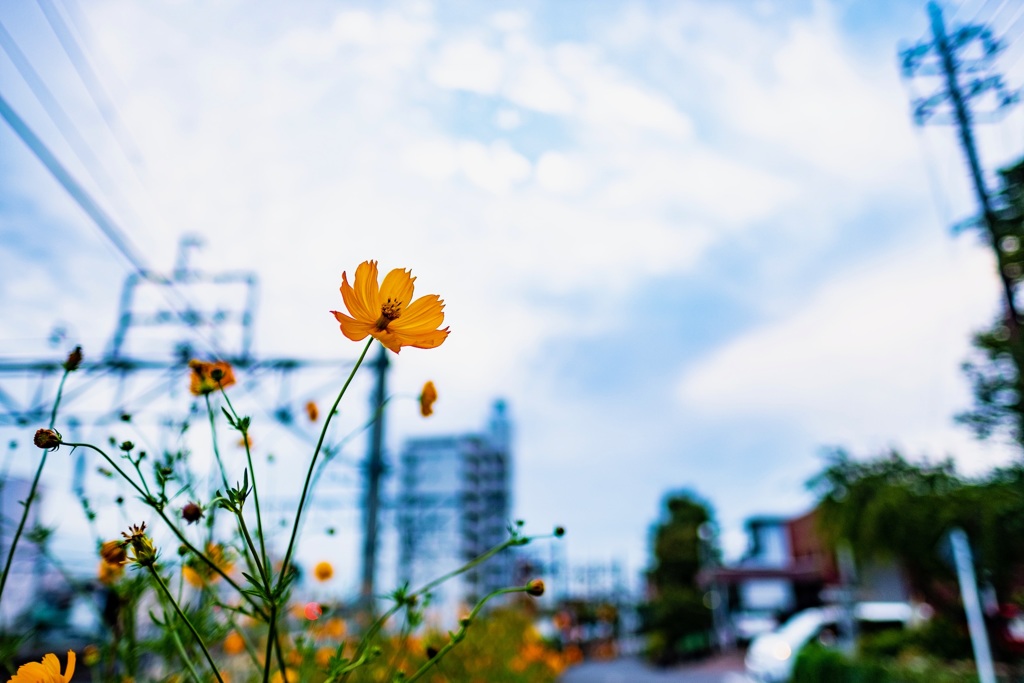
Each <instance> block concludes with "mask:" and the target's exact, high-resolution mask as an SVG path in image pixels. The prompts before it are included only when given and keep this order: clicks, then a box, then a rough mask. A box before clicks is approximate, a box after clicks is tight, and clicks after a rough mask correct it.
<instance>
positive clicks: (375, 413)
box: [309, 396, 394, 488]
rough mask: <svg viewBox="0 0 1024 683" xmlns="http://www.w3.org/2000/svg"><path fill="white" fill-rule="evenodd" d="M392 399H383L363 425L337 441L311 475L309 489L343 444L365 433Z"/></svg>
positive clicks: (390, 397)
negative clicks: (311, 479)
mask: <svg viewBox="0 0 1024 683" xmlns="http://www.w3.org/2000/svg"><path fill="white" fill-rule="evenodd" d="M392 398H394V396H388V397H387V398H386V399H384V401H383V402H382V403H381V404H380V405H379V406H377V409H376V410H375V411H373V416H372V417H370V419H369V420H367V421H366V422H365V423H363V424H362V425H361V426H360V427H359V428H358V429H354V430H352V431H351V432H349V433H348V434H346V435H345V437H344V438H343V439H342V440H341V441H339V442H338V443H336V444H335V445H334V446H333V447H332V449H331V451H330V452H329V454H328V455H325V456H324V459H323V461H322V462H321V463H320V466H319V467H317V468H316V472H315V473H314V474H313V483H311V484H310V485H309V486H310V488H316V484H317V482H318V481H320V477H321V476H322V475H323V473H324V470H325V469H327V466H328V465H329V464H331V462H332V461H333V460H334V457H335V456H336V455H337V454H338V453H340V452H341V449H342V448H343V447H344V446H345V444H347V443H348V442H349V441H351V440H352V439H354V438H356V437H357V436H359V435H360V434H362V433H363V432H365V431H366V430H367V429H369V428H370V427H372V426H373V423H374V422H376V421H377V420H379V419H380V416H381V414H382V413H383V412H384V408H385V406H387V404H388V403H389V402H390V401H391V399H392Z"/></svg>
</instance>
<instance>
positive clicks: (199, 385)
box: [188, 359, 235, 396]
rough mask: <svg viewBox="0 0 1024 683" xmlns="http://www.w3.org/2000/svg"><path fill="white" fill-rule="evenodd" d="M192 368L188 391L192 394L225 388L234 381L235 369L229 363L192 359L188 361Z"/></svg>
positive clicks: (207, 392)
mask: <svg viewBox="0 0 1024 683" xmlns="http://www.w3.org/2000/svg"><path fill="white" fill-rule="evenodd" d="M188 366H189V367H190V368H192V383H191V385H190V386H189V391H191V392H192V395H193V396H203V395H205V394H209V393H211V392H213V391H217V390H218V389H226V388H227V387H230V386H231V385H232V384H234V383H235V371H234V370H232V369H231V364H230V363H225V362H224V361H215V362H212V363H207V362H206V361H202V360H195V359H192V360H190V361H189V362H188Z"/></svg>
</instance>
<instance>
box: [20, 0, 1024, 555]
mask: <svg viewBox="0 0 1024 683" xmlns="http://www.w3.org/2000/svg"><path fill="white" fill-rule="evenodd" d="M1013 4H1014V3H984V2H980V1H972V0H965V2H962V3H950V4H949V5H948V6H947V8H948V10H949V12H950V13H951V14H955V16H956V17H957V19H958V20H959V21H964V20H967V19H970V18H972V17H975V16H978V17H979V18H982V19H991V20H992V21H993V22H994V25H995V28H996V29H997V31H998V30H999V29H1000V28H1002V29H1004V30H1005V29H1009V30H1010V35H1009V36H1008V40H1009V41H1014V39H1015V38H1018V37H1019V36H1020V34H1021V33H1022V26H1021V25H1020V22H1017V21H1016V19H1015V16H1016V15H1015V13H1016V9H1015V8H1014V7H1012V5H1013ZM58 7H60V8H61V10H62V11H63V12H64V13H65V15H66V16H67V17H68V18H69V19H70V20H71V22H72V25H73V26H74V27H76V29H77V30H78V31H79V33H80V34H81V38H82V40H83V42H84V44H86V46H87V48H88V50H89V55H90V58H91V59H92V61H93V64H94V65H95V67H96V70H97V72H98V73H99V74H100V76H101V78H102V80H103V83H104V86H105V88H106V89H107V90H108V91H109V93H110V98H111V100H112V101H113V102H114V103H115V105H116V110H117V114H118V120H119V121H120V122H121V123H120V125H121V126H123V132H120V133H119V134H118V135H120V136H121V137H122V138H123V139H124V138H128V139H130V141H131V142H130V143H125V142H124V141H123V140H122V142H121V143H119V142H118V136H116V135H115V134H113V133H112V132H111V131H110V130H109V129H108V128H107V127H106V126H105V124H104V123H103V120H102V118H101V117H100V116H99V113H98V110H97V107H96V106H95V104H94V103H93V102H92V101H91V100H90V99H89V96H88V92H87V91H86V89H85V88H84V87H83V85H82V83H81V82H80V81H79V80H78V79H77V77H76V75H75V72H74V70H73V69H72V68H71V66H70V64H69V63H68V61H67V59H66V58H65V57H64V55H63V53H62V52H61V51H60V47H59V44H58V43H57V42H56V40H55V38H54V37H53V34H52V32H51V31H50V29H49V27H48V26H47V24H46V22H45V20H44V18H43V15H42V14H41V13H40V11H39V7H38V6H37V5H35V4H32V3H14V4H8V5H6V6H5V7H4V8H3V9H2V10H0V20H2V21H3V23H4V25H5V26H6V28H7V30H8V31H9V32H10V33H11V34H12V35H13V36H14V38H15V40H16V41H17V42H18V44H19V45H20V47H21V49H22V50H23V51H24V52H25V53H26V54H27V55H28V57H29V59H30V61H31V62H32V63H33V65H34V66H35V68H36V69H37V70H38V71H39V72H40V74H41V76H42V78H43V79H44V81H45V82H46V83H47V84H48V86H49V87H50V89H51V90H52V91H53V92H54V93H55V94H56V96H57V98H58V99H59V100H60V102H61V103H62V105H63V106H64V107H65V108H66V110H67V111H68V113H69V115H70V116H71V118H72V119H73V120H74V121H75V124H76V126H78V127H79V129H80V130H81V133H82V135H83V136H84V137H85V138H86V139H87V140H88V142H89V144H90V146H91V147H92V148H93V150H94V153H95V156H96V157H98V158H99V159H100V165H101V166H102V167H103V168H104V173H103V175H102V176H99V175H98V176H97V177H96V178H93V177H92V176H91V175H90V173H89V171H88V170H87V169H86V164H83V163H82V162H81V161H79V160H77V159H76V158H75V156H74V154H73V153H72V150H71V148H70V146H69V145H68V143H66V142H65V141H64V140H63V139H62V138H61V137H60V136H59V134H58V132H57V129H56V127H55V126H54V125H53V124H52V122H50V121H49V120H48V119H47V117H46V113H45V111H44V110H43V108H42V107H40V105H39V104H38V103H37V102H36V101H35V100H34V98H33V97H32V94H31V92H30V91H29V90H28V88H27V87H26V86H25V84H24V82H23V81H22V79H21V77H20V76H19V75H18V74H17V73H16V71H15V70H14V68H13V66H12V64H11V63H10V61H9V60H7V59H6V58H4V59H0V93H2V94H3V96H4V97H5V98H6V99H8V100H9V101H10V102H11V104H12V106H14V108H15V109H17V110H18V112H19V113H20V114H21V115H22V116H23V117H24V118H25V119H26V120H27V121H28V122H29V123H30V125H32V126H33V128H34V129H35V130H36V131H37V133H38V134H39V135H40V136H41V137H42V138H43V139H44V140H46V141H47V143H48V144H49V145H50V146H51V147H52V148H53V149H54V151H55V153H57V155H58V156H59V157H60V158H61V159H62V160H63V161H64V163H66V164H67V165H68V166H69V168H71V170H72V172H73V173H75V174H76V175H77V176H79V177H80V178H81V179H82V181H83V182H84V183H85V184H86V185H87V186H88V187H89V188H90V190H91V191H92V192H94V193H95V195H96V196H97V197H99V198H100V200H101V201H102V202H103V204H104V206H105V207H106V209H107V210H108V211H109V212H110V213H111V214H112V215H114V216H115V217H116V218H117V220H118V221H119V222H120V224H121V225H123V226H124V228H125V230H126V232H127V233H128V234H129V235H130V237H131V239H132V240H133V242H134V243H135V244H136V245H137V246H138V248H139V250H140V252H142V253H143V254H145V255H146V257H147V258H148V259H149V261H150V262H151V263H152V264H153V265H154V266H155V267H163V268H169V267H170V265H171V262H172V260H173V255H174V248H175V244H176V243H177V240H178V238H179V236H180V234H182V233H184V232H194V233H199V234H201V235H202V236H203V237H204V239H205V242H206V244H205V247H204V249H203V250H201V251H199V252H198V253H197V254H196V256H195V262H196V264H197V265H199V266H202V267H206V268H209V269H220V268H228V269H253V270H255V271H257V272H258V274H259V276H260V278H261V283H262V295H263V299H262V304H261V309H260V317H259V320H258V323H257V325H258V334H257V340H258V341H257V346H258V351H259V352H260V353H263V354H283V355H295V356H314V357H338V358H349V357H352V356H354V355H355V353H356V352H357V349H356V348H355V347H354V346H353V345H352V344H350V343H349V342H347V341H346V340H344V339H343V338H342V337H341V335H340V333H339V332H338V331H337V327H336V325H335V324H334V322H333V319H332V318H331V316H330V315H329V313H327V311H329V310H331V309H334V308H337V307H338V306H339V305H340V297H339V295H338V293H337V287H338V284H339V282H340V274H341V271H342V270H348V271H349V272H350V273H351V272H352V270H354V268H355V266H356V265H357V264H358V263H359V262H360V261H362V260H365V259H368V258H375V259H378V260H379V261H380V263H381V267H382V268H384V269H390V268H392V267H409V268H412V269H413V272H414V274H415V275H417V276H418V278H419V279H418V280H417V286H418V288H421V289H418V291H422V292H424V293H426V292H437V293H439V294H441V295H442V297H443V298H444V299H445V301H446V302H447V306H448V307H447V311H446V312H447V314H448V321H447V322H448V323H449V324H450V325H451V328H452V334H451V337H450V338H449V340H448V341H447V342H446V343H445V345H444V346H443V347H441V348H440V349H438V350H436V351H429V352H425V351H417V350H408V351H406V352H403V353H402V354H401V357H400V358H398V359H397V362H396V363H395V364H394V366H393V368H394V372H393V375H392V386H393V389H394V391H395V392H398V393H405V394H415V393H416V392H417V391H418V388H419V386H420V385H421V384H422V382H423V380H424V379H427V378H431V379H433V380H434V381H435V383H436V384H437V385H438V388H439V391H440V394H441V400H440V401H439V403H438V406H437V415H436V416H435V418H432V420H431V421H429V422H423V421H421V420H419V419H418V418H416V417H415V415H414V414H413V413H414V410H413V409H412V407H411V403H408V402H407V404H406V406H405V408H401V407H399V408H396V409H395V411H394V414H393V416H392V419H391V422H390V424H389V430H390V439H391V444H390V448H391V452H392V453H397V450H398V449H399V447H400V444H401V441H402V439H403V438H404V437H406V436H412V435H422V434H429V433H445V432H453V431H467V430H475V429H479V428H480V427H481V426H482V425H483V423H484V420H485V419H486V415H487V411H488V409H489V405H490V402H491V401H492V400H493V399H494V398H495V397H498V396H502V397H505V398H507V399H508V401H509V404H510V410H511V414H512V416H513V419H514V420H515V430H516V431H515V449H516V458H517V464H516V509H517V514H519V515H520V516H522V517H524V518H526V519H527V520H528V521H529V522H530V524H531V525H534V526H535V527H536V528H547V527H549V526H551V525H554V524H564V525H565V526H566V527H567V528H568V529H569V532H570V533H569V536H567V538H566V539H565V541H566V547H567V551H568V555H569V558H570V561H572V562H584V561H590V560H608V559H614V558H622V559H624V560H625V562H626V564H627V566H628V567H629V568H630V570H633V571H636V570H639V569H641V568H642V567H643V565H644V564H645V563H646V559H647V549H646V542H647V530H648V527H649V525H650V524H651V523H652V522H653V521H654V519H655V518H656V516H657V515H658V507H659V502H660V499H661V497H662V496H663V494H664V493H665V492H666V491H668V490H671V489H676V488H683V487H686V488H691V489H693V490H695V491H697V492H699V493H700V494H702V495H703V496H705V497H706V498H708V499H709V500H710V501H711V502H712V503H713V504H714V506H715V508H716V512H717V515H718V518H719V520H720V521H721V523H722V527H723V540H724V542H725V545H726V547H727V549H728V550H729V551H730V553H731V554H735V553H736V552H738V551H739V550H740V549H741V547H742V538H741V524H742V520H743V519H744V518H745V517H746V516H749V515H751V514H759V513H783V514H788V513H797V512H802V511H803V510H805V509H806V507H807V506H808V505H809V504H810V502H811V501H810V499H809V497H808V495H807V493H806V491H805V490H804V488H803V482H804V481H805V480H806V479H807V478H808V477H809V476H810V475H812V474H813V473H814V472H815V471H817V469H818V468H819V467H820V466H821V463H822V460H821V457H820V453H821V449H822V448H825V447H829V446H834V445H844V446H848V447H850V448H851V449H853V450H855V452H858V453H861V454H871V453H875V452H878V451H879V450H881V449H886V448H889V447H898V448H900V449H902V450H904V451H906V452H907V453H908V454H910V455H914V456H923V455H928V456H931V457H936V458H937V457H945V456H946V455H951V456H953V457H955V458H956V459H957V460H958V462H960V463H961V464H962V465H963V467H964V468H965V469H966V470H968V471H978V470H981V469H984V468H986V467H989V466H991V465H992V464H995V463H999V462H1004V461H1005V460H1006V459H1007V458H1009V457H1011V456H1012V453H1011V451H1010V449H1009V448H1008V447H1007V446H1005V445H1001V444H978V443H975V442H973V441H972V440H971V439H970V437H969V435H968V434H967V433H966V432H965V431H964V430H962V429H960V428H958V427H956V426H955V425H953V424H952V419H951V418H952V415H953V414H955V413H956V412H957V411H959V410H961V409H963V408H964V407H965V406H966V405H967V404H968V400H969V394H968V391H967V388H966V385H965V383H964V381H963V379H962V378H961V377H960V374H959V370H958V366H959V364H960V362H961V361H962V360H963V359H964V357H965V356H966V354H967V352H968V344H967V339H968V336H969V333H970V332H971V330H973V329H976V328H978V327H980V326H982V325H984V324H987V323H988V322H989V321H990V320H991V319H992V317H993V316H994V314H995V312H996V310H997V302H998V290H997V286H996V282H995V278H994V277H993V275H992V260H991V257H990V255H989V254H988V253H987V252H986V250H985V249H984V247H983V246H982V242H981V240H980V239H979V238H978V237H977V236H975V235H962V236H960V237H956V238H954V237H952V236H951V234H950V232H949V230H948V225H950V224H952V223H953V222H956V221H958V220H960V219H961V218H963V217H965V216H966V215H968V214H969V213H970V211H971V210H972V208H971V197H970V194H969V188H968V186H967V184H966V173H965V170H964V168H963V165H962V161H961V159H960V157H959V152H958V149H957V148H956V146H955V140H954V137H953V131H952V129H950V128H943V127H935V128H928V129H924V130H921V129H916V128H914V126H913V125H912V123H911V120H910V115H909V109H910V106H909V98H910V97H911V96H913V92H914V91H915V89H916V91H917V92H918V93H919V94H922V93H926V92H929V88H931V87H933V86H934V83H926V82H923V81H922V82H920V83H916V84H914V85H912V86H908V84H905V83H903V82H902V81H901V79H900V75H899V72H898V68H897V59H896V51H897V46H898V45H899V44H901V42H904V43H905V42H912V41H914V40H918V39H920V38H923V37H924V36H925V34H926V30H927V21H926V15H925V11H924V7H923V5H922V4H921V3H919V2H909V1H907V2H904V1H901V2H890V3H857V2H852V1H845V2H840V1H836V2H825V1H820V2H796V3H794V2H771V1H770V0H764V1H750V2H746V1H741V0H736V1H735V2H712V1H711V0H706V1H701V0H695V1H693V2H678V3H660V2H650V3H643V2H626V1H623V2H600V3H594V2H557V3H556V2H526V3H502V2H498V3H478V4H474V5H469V4H468V3H445V2H429V1H423V2H408V3H405V2H394V3H383V4H382V3H355V2H345V3H334V2H315V1H308V2H296V3H288V4H287V5H282V4H281V3H257V4H252V3H242V2H234V1H223V2H217V3H195V2H188V1H184V0H181V1H176V2H171V1H166V2H152V3H145V4H142V3H130V2H122V1H116V0H109V1H108V0H96V1H94V2H89V3H78V2H72V1H71V0H65V1H63V2H60V3H58ZM1022 56H1024V41H1017V42H1012V44H1011V46H1010V48H1009V49H1008V50H1007V53H1006V54H1005V55H1004V56H1003V57H1002V58H1001V60H1000V62H999V64H1000V66H1001V67H1003V68H1004V69H1007V70H1008V74H1007V75H1008V80H1009V81H1010V83H1011V84H1020V83H1021V82H1022V80H1024V78H1022V76H1024V63H1022V62H1021V59H1020V58H1021V57H1022ZM979 138H980V142H981V145H982V154H983V158H984V160H985V162H986V164H987V166H988V167H989V169H994V168H996V166H997V165H998V164H1001V163H1006V162H1007V161H1010V160H1012V159H1014V158H1015V157H1016V156H1018V155H1020V154H1021V152H1022V150H1024V112H1022V108H1020V107H1018V108H1017V109H1015V110H1013V111H1011V112H1010V113H1009V115H1008V116H1007V117H1006V118H1005V119H1004V120H1003V121H1002V122H1001V123H999V124H996V125H989V126H985V127H984V128H980V129H979ZM0 148H2V149H3V150H4V153H3V154H2V155H0V180H2V182H0V263H2V264H3V268H2V269H0V302H2V305H3V315H2V316H0V344H3V346H4V347H6V348H7V349H8V351H6V352H5V353H20V354H26V353H32V352H33V350H36V351H38V350H39V349H41V348H43V347H44V346H45V342H44V341H43V340H45V338H46V336H47V334H48V332H49V330H50V328H51V327H52V325H53V324H54V323H55V322H56V321H61V322H63V323H64V324H66V325H67V326H68V328H69V330H70V331H71V336H72V339H73V340H74V341H77V342H81V343H83V345H84V346H85V347H86V352H87V353H89V352H90V351H93V350H95V351H97V352H98V350H99V349H101V348H102V345H103V343H104V342H105V340H106V338H107V337H108V336H109V331H110V330H112V329H113V326H114V317H115V311H116V297H117V296H118V294H119V291H120V283H121V281H122V279H123V278H124V276H125V274H126V272H127V270H126V265H125V262H124V261H123V259H120V258H119V257H118V256H117V255H116V254H115V253H114V252H113V250H112V249H111V247H110V246H109V244H108V243H106V242H105V240H104V238H103V237H102V235H101V234H100V233H99V231H98V230H97V229H96V228H95V227H94V226H93V225H92V224H91V223H90V222H89V221H88V219H87V218H86V217H85V216H84V215H83V214H82V212H81V211H80V210H79V209H78V208H77V207H76V206H74V205H73V203H72V202H71V201H70V200H69V199H68V198H67V196H66V195H65V194H64V192H63V191H62V190H61V189H60V188H59V187H58V186H57V185H56V183H54V182H53V180H52V179H51V178H50V177H49V176H48V175H47V173H46V172H45V171H44V170H43V169H42V168H41V166H40V165H39V163H38V162H37V161H36V160H35V159H34V158H33V157H32V156H31V154H30V153H29V152H28V151H27V150H26V148H25V147H24V145H22V144H21V142H20V141H19V140H17V138H16V137H15V136H14V135H13V133H12V132H11V130H10V129H9V128H8V127H6V126H0ZM90 166H92V165H90ZM103 176H106V177H109V179H110V180H109V181H107V180H105V179H104V177H103ZM364 403H365V400H364V398H363V397H362V395H359V398H358V399H357V401H356V404H357V405H355V406H354V407H353V408H352V410H353V411H355V412H356V413H357V414H358V411H360V410H363V408H364V406H363V404H364ZM301 457H304V456H303V455H302V454H296V455H295V458H296V459H300V458H301ZM23 465H24V466H23V469H24V470H25V471H28V465H27V464H23ZM54 472H55V473H54V474H53V476H54V477H59V476H61V475H60V473H59V472H57V471H56V468H54ZM348 481H350V482H351V481H354V478H352V477H351V476H349V479H348ZM282 486H283V484H282ZM353 490H354V489H353ZM338 552H339V554H342V552H341V551H340V550H339V551H338ZM309 559H316V558H309Z"/></svg>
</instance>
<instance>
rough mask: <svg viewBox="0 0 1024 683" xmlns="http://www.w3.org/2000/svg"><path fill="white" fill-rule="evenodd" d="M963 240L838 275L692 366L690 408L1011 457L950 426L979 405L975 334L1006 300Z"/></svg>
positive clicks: (835, 435) (864, 440) (836, 437)
mask: <svg viewBox="0 0 1024 683" xmlns="http://www.w3.org/2000/svg"><path fill="white" fill-rule="evenodd" d="M956 246H957V248H955V249H950V248H941V247H939V248H937V247H920V248H915V249H905V250H904V251H902V252H899V253H892V254H889V255H887V256H886V257H885V258H883V259H879V260H877V261H876V262H873V263H870V264H865V265H864V266H861V267H858V268H857V269H856V270H854V271H850V272H844V273H840V274H837V276H836V277H834V278H833V279H832V280H831V281H830V282H828V283H827V284H825V285H824V286H823V287H821V288H820V289H819V290H817V291H816V292H814V293H813V294H812V295H811V296H810V297H809V299H808V300H807V302H806V303H805V305H803V306H801V307H800V308H799V309H797V310H795V311H793V312H792V313H790V314H789V315H787V316H785V317H783V318H781V319H779V320H776V321H773V322H770V323H767V324H765V325H762V326H759V327H756V328H754V329H751V330H749V331H747V332H745V333H743V334H742V335H740V336H739V337H738V338H737V339H735V340H734V341H732V342H731V343H729V344H727V345H725V346H723V347H722V348H720V349H718V350H716V351H715V352H714V353H712V354H711V355H710V356H709V357H707V358H705V359H703V360H702V361H700V362H698V363H697V364H696V365H695V366H693V367H690V368H688V369H687V370H686V372H685V373H684V374H683V376H682V377H681V379H680V380H679V385H678V396H679V399H680V401H681V408H682V409H684V410H687V411H695V412H696V413H697V414H699V415H708V416H715V417H717V418H722V417H725V416H728V417H730V418H732V419H742V418H743V417H749V418H755V419H759V420H764V419H772V420H779V421H782V422H785V423H788V424H789V425H790V426H791V427H792V428H796V429H800V430H802V431H804V432H806V433H807V434H809V435H810V437H811V438H813V439H815V440H816V441H818V442H819V443H836V444H847V445H851V446H865V447H872V448H884V447H886V446H887V445H890V444H893V445H896V444H902V445H903V446H905V447H907V448H909V449H911V450H912V451H914V452H915V454H916V451H917V450H918V449H929V450H931V452H932V454H933V455H935V456H944V455H946V454H947V453H948V452H949V451H950V449H955V450H958V451H959V454H960V455H961V456H964V455H965V454H966V455H971V456H974V455H977V454H978V453H979V452H985V453H987V455H986V456H984V457H986V458H987V459H988V460H989V461H991V459H992V458H999V457H1003V455H1004V454H1001V453H1000V452H999V449H995V450H992V449H990V448H988V449H987V448H985V447H981V446H979V445H977V444H973V443H972V442H970V440H969V439H968V435H967V433H966V432H964V431H963V430H960V431H959V433H958V432H957V431H956V430H954V429H953V427H952V425H951V424H950V421H951V418H952V415H953V414H954V413H955V412H957V411H958V410H961V409H963V408H966V407H967V406H968V405H969V403H968V401H969V393H968V392H967V390H966V386H965V383H964V381H963V380H962V378H961V377H960V375H959V373H958V367H959V364H960V362H961V361H962V360H963V359H964V358H965V357H966V356H967V353H968V340H967V335H966V334H965V332H966V331H967V330H971V329H977V328H980V327H982V326H984V325H987V324H989V323H990V322H991V315H993V313H994V302H997V301H998V292H997V290H996V287H995V277H994V275H993V273H992V267H993V266H992V259H991V256H990V254H988V253H987V252H986V250H984V249H979V248H977V247H975V246H971V245H967V244H964V243H960V244H957V245H956Z"/></svg>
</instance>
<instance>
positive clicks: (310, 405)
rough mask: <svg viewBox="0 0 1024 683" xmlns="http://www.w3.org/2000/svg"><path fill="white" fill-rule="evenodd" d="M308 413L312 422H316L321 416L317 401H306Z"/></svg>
mask: <svg viewBox="0 0 1024 683" xmlns="http://www.w3.org/2000/svg"><path fill="white" fill-rule="evenodd" d="M306 415H308V416H309V421H310V422H316V419H317V418H318V417H320V409H319V408H317V407H316V403H314V402H313V401H308V402H307V403H306Z"/></svg>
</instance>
